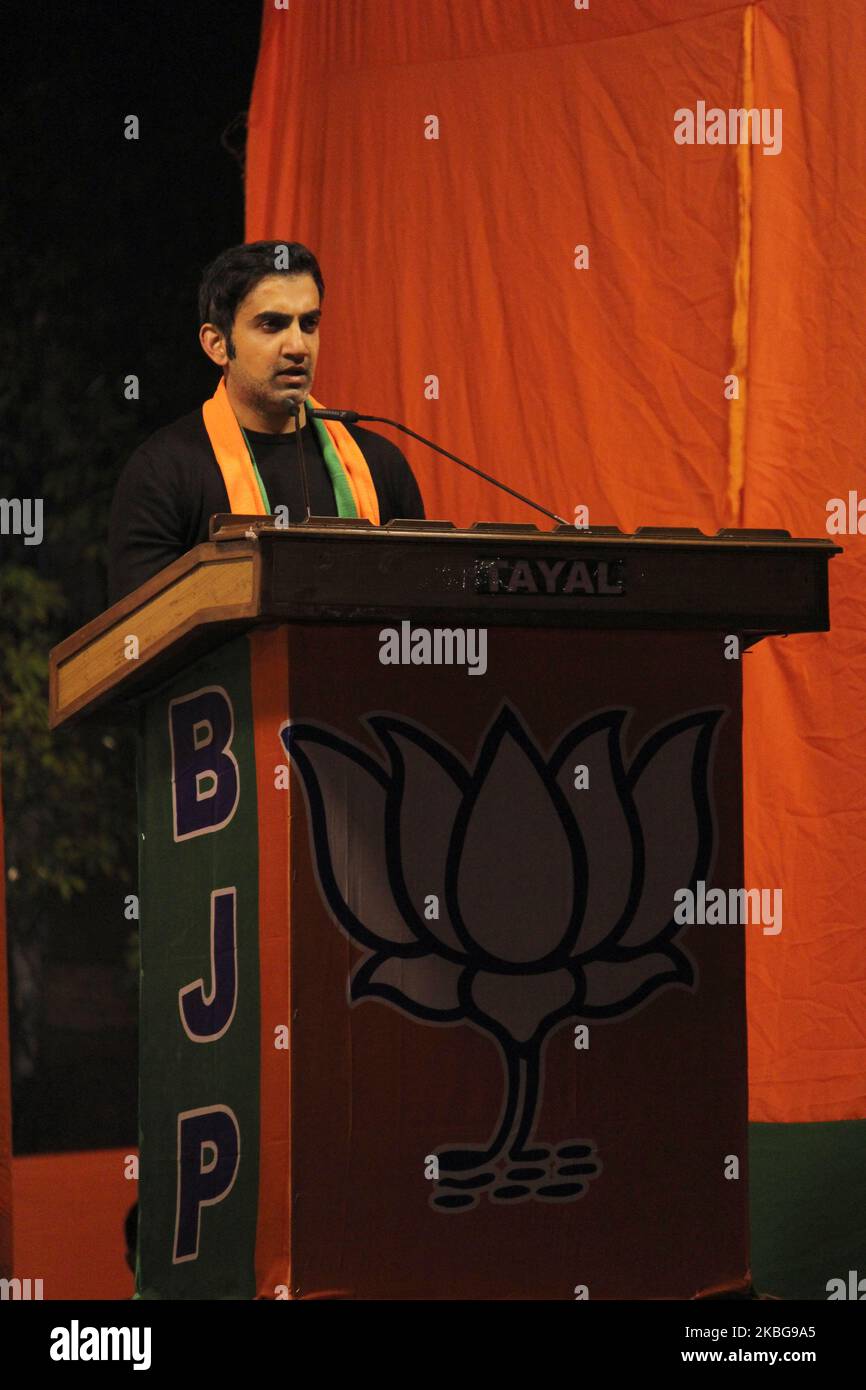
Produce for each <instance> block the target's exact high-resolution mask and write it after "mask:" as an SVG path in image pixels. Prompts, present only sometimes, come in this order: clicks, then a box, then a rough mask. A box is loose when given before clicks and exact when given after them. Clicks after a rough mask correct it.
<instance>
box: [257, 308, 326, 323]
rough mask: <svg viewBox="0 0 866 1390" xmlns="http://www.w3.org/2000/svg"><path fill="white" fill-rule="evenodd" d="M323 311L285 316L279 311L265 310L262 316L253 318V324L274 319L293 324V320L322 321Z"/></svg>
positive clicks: (312, 310)
mask: <svg viewBox="0 0 866 1390" xmlns="http://www.w3.org/2000/svg"><path fill="white" fill-rule="evenodd" d="M321 317H322V311H321V309H308V310H307V312H306V313H305V314H283V313H281V312H280V311H279V309H264V310H263V311H262V312H261V313H260V314H256V315H255V317H254V318H253V320H252V322H253V324H260V323H264V322H265V320H266V319H273V320H274V321H275V322H276V323H291V321H292V319H294V318H299V319H320V318H321Z"/></svg>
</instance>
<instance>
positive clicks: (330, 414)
mask: <svg viewBox="0 0 866 1390" xmlns="http://www.w3.org/2000/svg"><path fill="white" fill-rule="evenodd" d="M307 414H308V415H311V416H313V417H314V418H315V419H317V420H340V421H341V422H342V423H343V424H344V425H355V424H357V423H358V421H359V420H375V421H376V422H377V423H378V424H380V425H392V426H393V427H394V429H395V430H402V431H403V433H404V434H409V435H411V436H412V438H413V439H418V440H420V442H421V443H422V444H426V445H427V447H428V448H430V449H435V451H436V453H437V454H442V456H443V457H444V458H447V459H451V461H452V463H459V465H460V467H461V468H468V470H469V472H470V473H474V474H475V475H476V477H478V478H483V479H484V481H485V482H486V483H492V484H493V486H494V487H498V488H499V489H500V491H502V492H507V493H509V494H510V495H511V496H512V497H516V498H517V500H518V502H525V503H526V505H527V507H534V508H535V510H536V511H537V512H543V513H544V515H545V516H549V517H550V518H551V520H552V521H558V522H560V523H561V524H562V525H563V526H570V525H571V522H568V521H566V520H565V517H563V516H557V514H556V512H551V511H548V509H547V507H542V505H541V503H540V502H533V500H532V498H531V497H524V495H523V493H522V492H515V490H514V488H513V487H509V486H508V484H507V483H502V482H500V481H499V479H498V478H494V477H492V476H491V474H490V473H483V472H482V471H481V469H480V468H476V467H475V466H474V465H473V464H471V463H467V462H466V460H465V459H459V458H458V457H457V455H456V454H451V453H449V452H448V450H447V449H443V448H442V446H441V444H434V442H433V440H432V439H426V438H425V437H424V435H423V434H416V433H415V431H414V430H410V428H409V426H408V425H401V424H400V421H399V420H389V419H388V418H387V417H386V416H384V415H359V414H358V411H357V410H325V409H324V408H319V407H315V408H313V407H311V406H309V405H308V406H307Z"/></svg>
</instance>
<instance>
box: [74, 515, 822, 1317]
mask: <svg viewBox="0 0 866 1390" xmlns="http://www.w3.org/2000/svg"><path fill="white" fill-rule="evenodd" d="M212 537H213V539H212V540H211V541H210V542H209V543H207V544H205V545H201V546H199V547H197V549H195V550H193V551H191V552H190V553H189V554H188V555H186V556H184V557H183V559H181V560H179V561H177V562H176V563H175V564H173V565H171V566H170V567H169V568H168V569H166V570H165V571H164V572H163V573H162V574H160V575H158V576H157V577H156V578H154V579H153V580H151V581H149V582H148V583H147V584H145V585H143V586H142V587H141V588H140V589H139V590H137V591H136V592H135V593H134V594H132V595H130V596H129V597H128V598H126V599H124V600H123V601H122V602H120V603H118V604H116V605H115V606H114V607H113V608H111V609H109V610H108V612H106V613H104V614H103V615H102V616H101V617H100V618H98V619H97V620H96V621H95V622H93V623H91V624H90V625H89V626H88V627H86V628H84V629H82V631H80V632H78V633H76V634H75V635H74V636H73V637H70V638H69V639H68V640H67V641H66V642H64V643H63V644H62V645H61V646H60V647H58V648H57V649H56V650H55V652H54V653H53V655H52V666H51V718H52V723H53V725H54V726H55V727H56V726H59V725H62V724H64V723H65V722H66V721H68V720H70V719H73V718H76V717H80V716H82V715H85V714H88V713H90V712H91V711H92V710H94V709H96V708H98V707H99V706H101V705H104V704H106V703H107V702H108V701H110V700H118V699H121V698H122V699H125V700H134V701H135V702H137V704H138V706H139V711H140V740H139V763H138V776H139V801H140V809H139V832H140V849H141V872H140V899H141V960H142V975H141V1098H140V1116H141V1167H140V1189H139V1196H140V1243H139V1259H138V1292H139V1295H140V1296H141V1297H143V1298H172V1299H187V1298H252V1297H256V1296H258V1297H263V1298H362V1299H392V1298H394V1299H510V1298H521V1299H525V1298H530V1299H575V1298H587V1297H588V1298H590V1299H634V1298H638V1299H652V1298H675V1299H688V1298H693V1297H698V1296H707V1295H709V1294H712V1293H713V1292H719V1291H723V1290H736V1289H741V1288H745V1287H747V1286H748V1283H749V1254H748V1201H747V1192H748V1189H747V1181H748V1176H747V1128H746V1125H747V1083H746V1024H745V998H744V948H745V937H746V934H747V933H749V932H761V931H769V932H773V931H775V930H776V929H777V928H776V927H775V926H774V925H773V923H772V921H771V920H770V919H768V918H767V917H763V918H760V917H759V916H758V911H757V909H755V908H754V907H752V912H753V916H752V919H751V920H748V921H746V923H745V924H744V918H743V916H742V915H741V916H740V917H739V918H737V916H736V911H735V909H736V910H741V911H742V913H746V911H747V906H748V905H749V904H751V903H752V899H751V898H749V899H747V898H746V896H745V894H744V893H743V892H742V891H740V892H739V893H738V891H737V890H743V889H744V888H764V889H772V888H774V885H769V884H767V885H764V884H762V885H744V883H743V865H742V838H743V837H742V780H741V712H742V674H741V673H742V664H741V660H740V657H741V655H742V652H743V651H744V650H745V649H746V648H747V647H748V646H749V645H750V644H752V643H754V642H755V641H757V640H759V639H760V638H761V637H766V636H771V635H774V634H783V633H795V632H814V631H826V630H827V629H828V626H829V620H828V598H827V577H828V576H827V562H828V560H829V558H830V557H831V556H832V555H833V554H835V553H837V552H838V547H836V546H834V545H832V544H831V543H830V542H829V541H826V540H797V539H791V537H790V536H789V535H788V534H787V533H786V532H745V531H739V532H735V531H731V532H721V533H719V535H718V536H714V537H708V536H705V535H703V534H702V533H700V532H698V531H689V530H670V531H667V530H666V531H662V530H656V529H644V530H641V531H638V532H637V533H636V534H635V535H633V536H626V535H623V534H621V533H620V532H619V531H617V530H616V529H615V528H601V529H598V528H596V529H592V530H585V531H575V530H574V529H572V528H568V527H564V526H563V527H560V528H558V529H557V530H554V531H546V532H542V531H539V530H537V529H536V528H535V527H533V526H503V525H498V524H495V525H494V524H480V525H476V526H475V527H473V528H472V529H471V530H458V529H456V528H454V527H453V526H451V525H448V524H445V523H438V522H420V523H419V522H411V523H409V522H406V523H402V522H392V523H391V524H390V525H389V526H387V527H384V528H375V527H372V526H370V524H369V523H367V522H364V521H359V522H347V521H345V520H330V519H322V520H318V521H315V522H314V524H306V525H304V526H299V527H290V528H283V529H278V528H275V527H273V526H272V525H271V524H270V523H269V521H268V520H267V519H266V520H265V521H263V520H262V519H261V518H256V519H255V521H253V520H251V519H245V518H239V517H223V518H216V519H215V522H214V525H213V527H212ZM758 901H760V899H758ZM712 904H715V910H714V911H711V910H708V905H712ZM720 904H721V905H722V906H720ZM723 908H724V911H723ZM725 913H726V914H727V919H726V918H725Z"/></svg>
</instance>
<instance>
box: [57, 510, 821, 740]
mask: <svg viewBox="0 0 866 1390" xmlns="http://www.w3.org/2000/svg"><path fill="white" fill-rule="evenodd" d="M211 536H212V539H211V540H210V541H208V542H206V543H204V544H202V545H198V546H196V547H195V548H194V549H193V550H190V551H189V552H188V553H187V554H186V555H183V556H182V557H181V558H180V559H179V560H176V561H174V563H173V564H171V565H169V566H167V567H166V569H164V570H162V571H161V573H160V574H157V575H155V576H154V577H153V578H152V579H149V580H148V581H147V582H146V583H145V584H142V585H141V586H140V588H138V589H136V590H134V591H133V593H131V594H129V595H127V597H126V598H123V599H121V600H120V601H119V602H118V603H115V604H114V605H113V606H112V607H111V608H108V609H107V610H106V611H105V612H104V613H102V614H101V615H100V616H99V617H98V618H96V619H94V621H93V622H91V623H88V624H87V626H86V627H83V628H81V629H80V630H79V631H78V632H75V633H73V634H72V636H71V637H68V638H67V639H66V640H65V641H64V642H61V643H60V645H59V646H57V647H55V648H54V650H53V651H52V653H51V658H50V687H49V704H50V724H51V727H52V728H56V727H58V726H59V725H61V724H64V723H66V722H68V721H69V720H71V719H73V718H75V717H79V716H80V715H82V714H84V713H87V712H89V711H91V710H93V709H96V708H97V707H98V706H99V705H102V704H104V703H105V702H107V701H108V700H110V699H114V698H129V697H132V696H138V695H140V694H142V693H144V692H145V691H146V690H148V689H151V688H153V687H154V686H156V685H157V684H159V683H160V682H161V681H163V680H165V679H166V678H167V677H168V676H169V675H170V674H172V672H173V671H176V670H177V669H179V668H180V667H181V666H182V665H183V664H185V662H187V661H189V660H192V659H193V658H194V657H196V656H198V655H200V654H201V653H202V652H203V651H206V650H208V649H209V648H212V647H214V646H217V645H218V644H219V643H220V642H222V641H225V640H226V639H227V638H228V637H230V636H233V635H234V634H235V633H238V632H241V631H243V630H244V629H246V628H250V627H253V626H255V625H257V624H267V623H274V622H285V623H299V622H303V623H310V622H314V623H377V624H388V625H393V624H395V623H399V622H401V621H404V620H407V619H408V620H410V621H416V622H424V623H431V624H432V623H444V624H445V625H447V626H449V627H454V626H455V625H457V626H476V627H477V626H482V627H485V626H486V627H495V626H512V627H539V626H550V627H577V628H581V627H584V628H610V629H611V630H618V629H668V630H670V629H674V630H679V631H708V630H710V631H712V630H717V631H721V632H726V633H727V632H733V633H737V634H743V635H748V636H751V639H752V640H753V641H754V640H757V638H758V637H760V636H770V635H773V634H780V633H793V632H824V631H827V629H828V628H829V603H828V573H827V563H828V561H829V559H830V558H831V557H832V556H833V555H838V554H839V553H840V551H841V547H840V546H838V545H835V544H833V542H832V541H829V540H825V539H802V538H794V537H792V536H791V535H790V534H789V533H788V532H787V531H745V530H740V531H735V530H725V531H719V532H718V533H717V534H716V535H715V536H707V535H705V534H704V533H703V532H702V531H698V530H693V529H689V528H662V527H642V528H641V529H640V530H638V531H636V532H635V533H634V534H633V535H626V534H624V533H623V532H621V531H619V530H618V529H617V528H616V527H614V526H603V527H592V528H586V529H578V528H575V527H571V526H558V527H556V528H555V529H554V530H549V531H540V530H539V529H538V527H536V526H532V525H522V524H516V525H510V524H501V523H498V522H477V523H476V524H475V525H474V526H473V527H471V528H469V529H460V528H458V527H456V526H454V525H453V523H451V522H442V521H417V520H414V521H391V522H389V523H388V524H387V525H386V526H382V527H376V526H373V525H372V524H371V523H370V522H369V521H367V520H357V521H356V520H348V519H346V518H339V517H314V518H311V520H310V521H309V522H304V523H303V524H301V525H297V526H283V527H279V526H275V525H274V524H273V521H272V519H271V518H269V517H258V516H257V517H242V516H235V515H230V516H218V517H214V518H213V520H212V522H211ZM130 637H134V638H135V639H136V643H135V644H134V646H135V650H136V652H137V655H136V656H135V658H134V659H130V656H129V650H130V643H129V639H130Z"/></svg>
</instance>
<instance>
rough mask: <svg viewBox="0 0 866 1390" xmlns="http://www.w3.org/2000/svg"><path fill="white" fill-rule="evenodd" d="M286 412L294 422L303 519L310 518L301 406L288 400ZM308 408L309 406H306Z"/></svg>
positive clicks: (308, 484)
mask: <svg viewBox="0 0 866 1390" xmlns="http://www.w3.org/2000/svg"><path fill="white" fill-rule="evenodd" d="M286 409H287V411H288V413H289V414H290V415H291V417H292V419H293V420H294V422H295V440H296V442H297V445H298V467H299V468H300V470H301V484H302V486H303V489H304V511H305V512H306V516H305V517H304V521H309V519H310V480H309V478H308V477H307V460H306V458H305V457H304V441H303V439H302V438H301V408H300V406H299V405H296V404H295V402H294V401H290V402H289V404H288V405H287V406H286ZM307 409H308V410H309V406H308V407H307Z"/></svg>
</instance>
